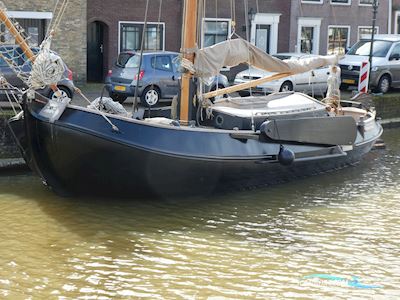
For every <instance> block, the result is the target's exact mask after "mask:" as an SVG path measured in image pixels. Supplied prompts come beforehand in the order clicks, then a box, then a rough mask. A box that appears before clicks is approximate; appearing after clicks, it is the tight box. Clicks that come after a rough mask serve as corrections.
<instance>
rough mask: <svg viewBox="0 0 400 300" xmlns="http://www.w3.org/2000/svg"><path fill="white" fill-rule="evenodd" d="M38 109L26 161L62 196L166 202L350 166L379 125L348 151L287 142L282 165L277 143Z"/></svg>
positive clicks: (28, 114)
mask: <svg viewBox="0 0 400 300" xmlns="http://www.w3.org/2000/svg"><path fill="white" fill-rule="evenodd" d="M40 109H41V105H40V104H38V103H32V104H29V107H28V106H27V107H25V115H24V119H23V122H24V123H25V126H24V130H25V135H24V138H25V140H24V141H25V145H23V147H25V148H27V149H25V150H24V153H25V155H29V156H30V157H25V159H26V160H27V161H29V162H30V163H29V165H30V166H31V168H32V169H33V170H34V171H36V172H37V173H38V174H39V175H40V176H41V177H42V178H43V179H44V180H45V182H47V184H48V185H49V186H50V187H51V188H52V189H53V190H54V191H55V192H56V193H58V194H61V195H85V194H90V195H101V196H114V197H116V196H119V197H131V198H134V197H137V196H138V195H140V196H144V195H145V196H159V197H165V196H172V195H200V194H202V195H204V194H209V193H212V192H216V191H224V190H235V189H242V188H248V187H254V186H260V185H270V184H276V183H280V182H284V181H288V180H291V179H294V178H298V177H304V176H309V175H313V174H319V173H322V172H327V171H330V170H334V169H340V168H343V167H345V166H347V165H351V164H354V163H356V162H358V161H359V160H360V159H361V157H362V156H363V155H364V154H366V153H367V152H369V151H370V149H371V147H372V146H373V144H374V142H375V140H376V139H377V138H378V137H379V136H380V135H381V133H382V128H381V127H380V125H378V124H376V126H375V128H374V129H373V130H372V131H371V133H370V135H369V136H365V137H363V138H361V135H360V137H358V140H359V141H358V143H357V144H356V145H355V146H354V147H353V149H352V150H350V151H347V153H343V152H338V151H336V150H335V149H336V148H335V147H327V146H318V145H301V144H288V145H286V147H287V148H290V149H291V150H292V151H293V152H294V153H295V154H296V160H295V161H294V162H293V163H292V164H291V165H290V166H284V165H282V164H280V163H279V162H278V160H277V157H276V155H277V153H278V152H279V146H280V144H279V143H272V142H261V141H258V140H254V139H251V138H245V137H244V138H237V137H235V136H232V131H227V130H206V129H197V128H180V127H172V126H160V125H152V124H146V123H144V122H141V121H136V120H132V121H130V120H129V121H127V120H123V119H121V118H117V117H114V118H113V117H110V119H111V120H112V122H113V123H114V124H115V125H116V126H117V127H118V128H119V129H120V132H119V133H117V132H115V131H112V130H111V127H110V125H109V124H108V123H107V122H106V121H105V120H104V119H103V118H102V117H101V116H100V115H98V114H96V113H93V112H91V111H88V110H86V109H82V108H76V107H75V108H74V107H69V108H67V110H66V111H65V112H64V114H63V115H62V117H61V118H60V120H58V121H56V122H55V123H53V124H51V123H49V122H48V121H46V120H45V119H43V118H42V117H40V115H39V114H38V112H39V111H40ZM21 122H22V121H21ZM14 127H15V128H16V127H17V126H14ZM15 135H16V136H18V134H15ZM20 136H21V134H20Z"/></svg>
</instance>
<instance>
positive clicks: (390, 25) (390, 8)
mask: <svg viewBox="0 0 400 300" xmlns="http://www.w3.org/2000/svg"><path fill="white" fill-rule="evenodd" d="M392 1H393V0H388V5H389V8H388V10H389V13H388V15H389V18H388V34H391V33H392V26H393V24H392V14H393V11H392V10H393V5H392Z"/></svg>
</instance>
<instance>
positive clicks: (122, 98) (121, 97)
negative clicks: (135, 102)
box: [109, 92, 128, 104]
mask: <svg viewBox="0 0 400 300" xmlns="http://www.w3.org/2000/svg"><path fill="white" fill-rule="evenodd" d="M109 95H110V98H111V99H113V100H114V101H115V102H119V103H121V104H122V103H124V102H125V100H126V99H127V98H128V97H127V96H124V95H121V94H115V93H111V92H110V93H109Z"/></svg>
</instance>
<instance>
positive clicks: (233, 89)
mask: <svg viewBox="0 0 400 300" xmlns="http://www.w3.org/2000/svg"><path fill="white" fill-rule="evenodd" d="M290 75H293V74H292V73H290V72H286V73H278V74H274V75H271V76H268V77H263V78H260V79H256V80H252V81H249V82H245V83H240V84H237V85H234V86H229V87H226V88H223V89H219V90H215V91H212V92H209V93H205V94H203V96H202V97H203V98H204V99H208V98H212V97H216V96H221V95H224V94H229V93H233V92H237V91H240V90H244V89H249V88H252V87H255V86H257V85H260V84H262V83H265V82H269V81H274V80H278V79H281V78H285V77H288V76H290Z"/></svg>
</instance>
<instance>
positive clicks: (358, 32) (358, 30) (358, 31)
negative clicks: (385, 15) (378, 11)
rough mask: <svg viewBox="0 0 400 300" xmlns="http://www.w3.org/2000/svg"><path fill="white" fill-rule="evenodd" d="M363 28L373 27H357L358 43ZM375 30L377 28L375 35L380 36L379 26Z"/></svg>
mask: <svg viewBox="0 0 400 300" xmlns="http://www.w3.org/2000/svg"><path fill="white" fill-rule="evenodd" d="M362 28H364V29H365V28H366V29H372V26H358V27H357V42H358V41H359V40H360V29H362ZM375 28H376V33H375V34H379V26H375Z"/></svg>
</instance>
